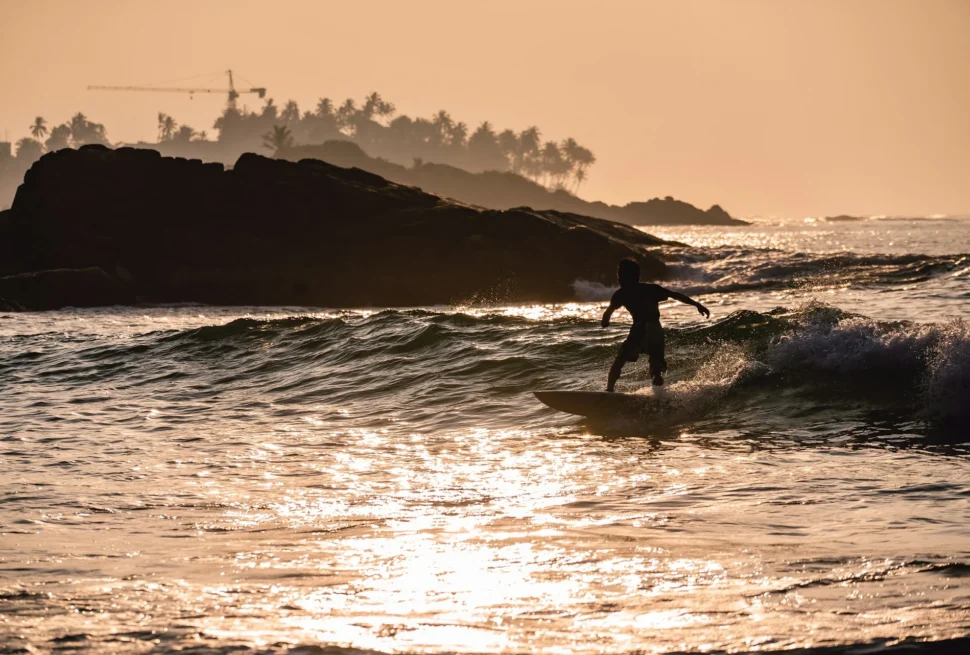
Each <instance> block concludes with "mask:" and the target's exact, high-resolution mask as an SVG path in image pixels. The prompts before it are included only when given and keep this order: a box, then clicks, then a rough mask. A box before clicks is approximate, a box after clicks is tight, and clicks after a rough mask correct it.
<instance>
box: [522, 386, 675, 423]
mask: <svg viewBox="0 0 970 655" xmlns="http://www.w3.org/2000/svg"><path fill="white" fill-rule="evenodd" d="M532 394H533V395H534V396H535V397H536V398H538V399H539V401H540V402H542V403H543V404H545V405H548V406H549V407H552V408H553V409H556V410H559V411H560V412H565V413H566V414H575V415H576V416H585V417H587V418H606V417H617V416H622V415H629V414H632V413H640V412H644V411H646V410H647V409H649V408H650V407H652V406H653V405H654V404H656V398H652V397H651V396H647V395H644V394H637V393H619V392H616V393H607V392H605V391H533V392H532Z"/></svg>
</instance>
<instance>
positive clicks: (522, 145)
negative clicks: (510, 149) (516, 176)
mask: <svg viewBox="0 0 970 655" xmlns="http://www.w3.org/2000/svg"><path fill="white" fill-rule="evenodd" d="M541 138H542V133H541V132H539V128H538V127H536V126H535V125H533V126H532V127H530V128H528V129H525V130H523V131H522V133H521V134H519V146H518V150H517V151H516V155H517V157H518V162H519V168H520V170H521V171H522V172H523V173H525V174H526V175H528V176H529V177H531V178H532V179H534V180H535V179H538V178H539V175H541V174H542V160H541V155H540V152H539V143H540V142H541V141H540V140H541Z"/></svg>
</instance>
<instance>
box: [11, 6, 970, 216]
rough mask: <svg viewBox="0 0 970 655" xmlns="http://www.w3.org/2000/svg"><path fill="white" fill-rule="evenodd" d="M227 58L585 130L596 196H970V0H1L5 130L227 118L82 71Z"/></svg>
mask: <svg viewBox="0 0 970 655" xmlns="http://www.w3.org/2000/svg"><path fill="white" fill-rule="evenodd" d="M227 68H232V69H234V70H235V71H237V72H238V74H239V75H240V76H242V77H243V78H245V80H247V81H249V82H251V83H252V84H253V85H255V86H265V87H267V88H268V90H269V96H271V97H272V98H274V99H275V100H276V103H277V104H278V105H282V104H284V103H285V101H286V100H287V99H290V98H293V99H295V100H297V101H298V102H299V103H300V105H301V108H302V109H312V107H313V105H315V103H316V100H317V99H318V98H320V97H322V96H329V97H330V98H333V99H334V100H335V101H340V100H342V99H343V98H345V97H348V96H353V97H354V98H357V99H358V100H359V99H360V98H362V97H363V96H364V95H365V94H367V93H368V92H370V91H373V90H377V91H379V92H380V93H381V94H383V95H384V97H385V98H386V99H388V100H390V101H392V102H394V103H395V104H396V105H397V108H398V111H399V112H402V113H406V114H408V115H411V116H415V115H423V116H430V115H431V114H432V113H433V112H435V111H437V110H439V109H447V110H448V111H449V112H450V113H451V115H452V116H453V117H454V118H455V119H456V120H463V121H465V122H466V123H468V124H469V125H470V126H471V128H472V129H474V127H475V126H476V125H477V124H478V123H480V122H481V121H482V120H486V119H487V120H489V121H491V122H492V123H493V124H494V125H495V126H496V127H497V128H499V129H502V128H506V127H509V128H513V129H515V130H517V131H518V130H521V129H523V128H526V127H528V126H530V125H533V124H534V125H538V126H539V128H540V129H541V130H542V133H543V138H549V139H555V140H560V139H562V138H565V137H569V136H572V137H575V138H576V139H577V140H578V141H579V142H580V143H581V144H583V145H585V146H587V147H589V148H590V149H592V150H593V152H594V153H595V154H596V156H597V158H598V160H599V161H598V163H597V164H596V165H595V166H594V167H593V168H592V170H591V174H590V180H589V182H588V183H587V184H586V185H585V186H584V187H583V188H582V189H581V195H582V196H583V197H585V198H588V199H602V200H606V201H609V202H614V203H625V202H629V201H631V200H643V199H646V198H649V197H653V196H665V195H672V196H675V197H678V198H681V199H684V200H687V201H689V202H692V203H694V204H698V205H702V206H704V207H707V206H709V205H711V204H713V203H719V204H721V205H722V206H723V207H724V208H725V209H727V210H728V211H730V212H732V213H733V214H735V215H739V216H751V215H760V216H771V215H776V216H818V215H827V214H837V213H850V214H896V215H900V214H906V215H915V214H921V215H925V214H936V213H943V214H968V213H970V0H670V1H665V2H655V1H650V0H639V1H619V0H616V1H610V0H603V1H601V2H590V1H588V0H554V1H553V0H549V1H547V0H489V1H488V2H484V1H483V2H471V1H464V2H461V1H457V0H453V1H451V2H446V1H444V0H387V1H385V0H372V1H370V2H324V1H316V0H288V1H281V2H272V3H271V2H265V1H261V2H256V1H249V0H164V1H161V2H147V1H136V0H129V1H123V0H76V1H69V0H0V84H2V96H0V97H2V101H0V137H2V136H3V135H4V134H6V135H8V138H9V140H12V141H16V140H17V139H18V138H21V137H23V136H27V134H28V131H27V128H28V126H29V125H30V123H31V122H32V121H33V118H34V117H35V116H37V115H41V116H44V117H45V118H46V119H47V120H48V122H49V123H50V124H52V125H53V124H56V123H60V122H63V121H65V120H66V119H67V118H68V117H69V116H70V115H71V114H72V113H75V112H77V111H82V112H84V113H85V114H87V115H88V117H89V118H91V119H92V120H96V121H98V122H101V123H104V124H105V126H106V127H107V129H108V136H109V138H110V139H111V140H112V141H113V142H115V141H137V140H154V139H155V136H156V115H157V113H158V112H159V111H164V112H167V113H169V114H172V115H173V116H174V117H175V118H176V120H178V121H179V122H180V123H188V124H190V125H192V126H193V127H195V128H196V129H199V130H201V129H206V130H208V131H209V133H210V134H212V135H213V136H214V133H215V132H214V130H212V121H213V120H214V119H215V118H216V116H217V115H218V113H219V112H220V111H221V110H222V107H223V104H224V98H223V97H222V96H221V95H208V96H206V95H199V96H196V97H195V98H194V99H190V98H189V97H188V96H187V95H180V94H155V93H99V92H93V91H87V90H86V87H87V86H88V85H89V84H117V85H169V84H176V85H177V84H180V83H182V82H180V80H182V79H183V78H190V77H193V76H200V77H197V78H195V79H194V80H191V81H192V82H194V83H201V82H206V81H208V82H210V83H211V85H212V86H222V85H223V84H224V77H223V76H221V75H220V74H219V71H222V70H224V69H227ZM244 85H245V81H243V80H240V84H239V86H244ZM243 102H244V103H245V104H247V105H248V106H249V107H250V108H255V107H256V106H258V105H259V104H260V103H259V101H258V100H256V99H254V98H253V97H251V96H243Z"/></svg>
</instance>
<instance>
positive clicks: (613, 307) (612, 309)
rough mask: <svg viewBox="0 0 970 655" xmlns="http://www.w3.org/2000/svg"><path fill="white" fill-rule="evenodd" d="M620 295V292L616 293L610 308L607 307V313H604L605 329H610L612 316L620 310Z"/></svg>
mask: <svg viewBox="0 0 970 655" xmlns="http://www.w3.org/2000/svg"><path fill="white" fill-rule="evenodd" d="M618 295H620V292H619V291H617V292H616V293H614V294H613V297H612V298H610V306H609V307H607V308H606V311H605V312H604V313H603V321H602V325H603V327H610V316H612V315H613V312H615V311H616V310H617V309H619V308H620V301H619V300H617V296H618Z"/></svg>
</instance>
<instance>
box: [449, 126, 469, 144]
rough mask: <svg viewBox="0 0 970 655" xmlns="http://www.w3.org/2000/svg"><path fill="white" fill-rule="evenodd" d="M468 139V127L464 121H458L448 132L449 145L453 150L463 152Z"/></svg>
mask: <svg viewBox="0 0 970 655" xmlns="http://www.w3.org/2000/svg"><path fill="white" fill-rule="evenodd" d="M466 139H468V126H467V125H465V123H463V122H462V121H458V122H457V123H455V124H454V125H452V126H451V128H450V129H449V130H448V145H449V146H451V147H452V148H456V149H459V150H463V149H464V148H465V140H466Z"/></svg>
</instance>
